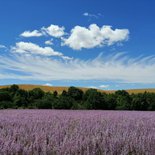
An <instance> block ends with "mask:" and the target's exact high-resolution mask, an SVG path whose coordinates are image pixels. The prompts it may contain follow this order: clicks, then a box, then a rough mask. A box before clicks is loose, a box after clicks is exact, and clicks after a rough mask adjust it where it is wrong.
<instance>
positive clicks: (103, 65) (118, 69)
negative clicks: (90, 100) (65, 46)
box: [0, 53, 155, 83]
mask: <svg viewBox="0 0 155 155" xmlns="http://www.w3.org/2000/svg"><path fill="white" fill-rule="evenodd" d="M3 71H5V72H3ZM7 71H9V72H7ZM14 71H16V72H14ZM0 73H1V74H2V73H3V74H2V75H0V78H1V79H4V78H5V79H21V80H42V81H51V80H99V81H107V80H108V81H113V82H114V81H115V82H117V83H119V82H120V83H122V82H123V83H125V82H126V83H155V78H154V77H155V56H148V57H138V58H130V57H128V56H126V55H123V54H121V53H117V54H115V55H109V56H102V57H97V58H96V59H93V60H87V61H85V60H79V59H73V60H68V61H63V60H59V59H53V58H52V59H51V58H49V57H39V56H34V55H16V54H15V55H14V56H12V57H11V56H10V57H7V56H6V57H5V56H0Z"/></svg>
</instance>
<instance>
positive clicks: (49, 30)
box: [42, 24, 65, 38]
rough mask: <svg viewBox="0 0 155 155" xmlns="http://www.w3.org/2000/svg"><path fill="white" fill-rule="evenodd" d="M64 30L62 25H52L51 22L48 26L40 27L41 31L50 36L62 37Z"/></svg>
mask: <svg viewBox="0 0 155 155" xmlns="http://www.w3.org/2000/svg"><path fill="white" fill-rule="evenodd" d="M64 30H65V28H64V27H60V26H58V25H53V24H51V25H50V26H49V27H43V28H42V32H43V33H46V34H48V35H50V36H52V37H56V38H60V37H62V36H63V35H64V34H65V32H64Z"/></svg>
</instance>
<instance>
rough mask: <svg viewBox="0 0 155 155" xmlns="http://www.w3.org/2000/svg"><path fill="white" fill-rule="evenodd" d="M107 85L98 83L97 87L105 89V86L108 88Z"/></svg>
mask: <svg viewBox="0 0 155 155" xmlns="http://www.w3.org/2000/svg"><path fill="white" fill-rule="evenodd" d="M108 87H109V85H100V86H99V88H101V89H105V88H108Z"/></svg>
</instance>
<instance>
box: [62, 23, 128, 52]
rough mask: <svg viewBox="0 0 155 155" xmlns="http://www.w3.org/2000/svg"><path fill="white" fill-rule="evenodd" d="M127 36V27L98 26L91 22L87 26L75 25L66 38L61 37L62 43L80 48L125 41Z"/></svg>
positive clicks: (76, 48) (73, 47)
mask: <svg viewBox="0 0 155 155" xmlns="http://www.w3.org/2000/svg"><path fill="white" fill-rule="evenodd" d="M128 36H129V30H128V29H115V30H113V29H112V27H111V26H108V25H107V26H102V27H101V28H100V27H98V26H97V25H96V24H91V25H90V26H89V27H88V28H86V27H81V26H75V27H74V28H73V29H72V30H71V34H70V36H69V37H68V38H63V39H62V40H63V43H62V45H67V46H69V47H71V48H72V49H75V50H80V49H82V48H88V49H89V48H94V47H97V46H105V45H108V46H110V45H113V44H114V43H119V42H122V41H126V40H127V39H128Z"/></svg>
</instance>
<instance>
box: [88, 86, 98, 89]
mask: <svg viewBox="0 0 155 155" xmlns="http://www.w3.org/2000/svg"><path fill="white" fill-rule="evenodd" d="M87 88H92V89H97V87H96V86H88V87H87Z"/></svg>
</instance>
